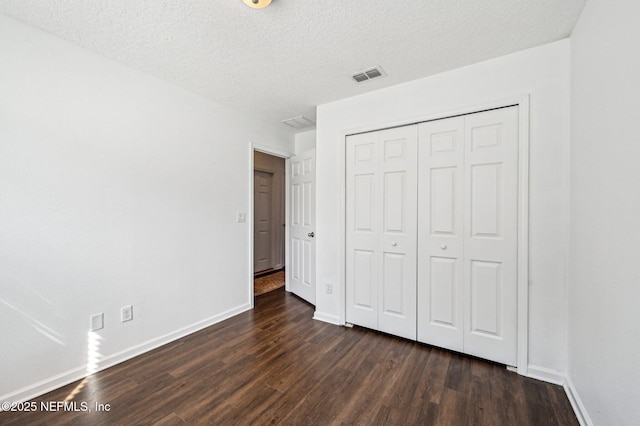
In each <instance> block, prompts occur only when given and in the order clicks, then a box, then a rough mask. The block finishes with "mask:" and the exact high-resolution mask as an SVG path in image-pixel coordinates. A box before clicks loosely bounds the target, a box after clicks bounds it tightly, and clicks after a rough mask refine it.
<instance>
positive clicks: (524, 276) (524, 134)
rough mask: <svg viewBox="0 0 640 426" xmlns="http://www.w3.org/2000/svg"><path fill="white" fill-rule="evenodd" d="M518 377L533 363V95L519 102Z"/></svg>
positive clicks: (522, 97)
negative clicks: (531, 250)
mask: <svg viewBox="0 0 640 426" xmlns="http://www.w3.org/2000/svg"><path fill="white" fill-rule="evenodd" d="M518 114H519V120H518V121H519V122H518V129H519V130H518V131H519V135H518V337H517V339H518V341H517V348H518V349H517V351H518V353H517V363H518V365H517V367H518V374H522V375H525V376H526V375H527V366H528V364H529V95H523V96H521V97H520V98H519V99H518Z"/></svg>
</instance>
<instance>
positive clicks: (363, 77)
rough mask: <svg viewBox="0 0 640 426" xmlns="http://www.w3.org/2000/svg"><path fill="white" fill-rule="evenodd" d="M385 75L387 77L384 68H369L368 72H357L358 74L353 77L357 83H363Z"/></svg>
mask: <svg viewBox="0 0 640 426" xmlns="http://www.w3.org/2000/svg"><path fill="white" fill-rule="evenodd" d="M385 75H387V74H385V72H384V70H383V69H382V67H380V66H377V67H373V68H369V69H368V70H364V71H361V72H357V73H355V74H353V75H352V76H351V77H352V78H353V79H354V80H355V81H356V82H357V83H362V82H363V81H369V80H372V79H374V78H378V77H383V76H385Z"/></svg>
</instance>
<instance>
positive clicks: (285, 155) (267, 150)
mask: <svg viewBox="0 0 640 426" xmlns="http://www.w3.org/2000/svg"><path fill="white" fill-rule="evenodd" d="M251 146H252V148H253V149H254V150H255V151H260V152H263V153H265V154H269V155H274V156H276V157H282V158H285V159H287V158H290V157H293V154H291V153H290V152H287V151H283V150H281V149H277V148H271V147H270V146H266V145H259V144H255V143H251ZM251 166H253V163H251Z"/></svg>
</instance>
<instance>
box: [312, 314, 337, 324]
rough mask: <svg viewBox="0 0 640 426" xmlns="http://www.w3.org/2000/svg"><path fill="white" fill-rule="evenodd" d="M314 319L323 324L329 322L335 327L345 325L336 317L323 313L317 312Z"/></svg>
mask: <svg viewBox="0 0 640 426" xmlns="http://www.w3.org/2000/svg"><path fill="white" fill-rule="evenodd" d="M313 319H314V320H317V321H322V322H328V323H329V324H334V325H344V324H343V323H342V321H340V318H339V317H337V316H334V315H328V314H323V313H322V312H318V311H315V312H314V313H313Z"/></svg>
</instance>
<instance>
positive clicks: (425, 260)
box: [418, 107, 518, 365]
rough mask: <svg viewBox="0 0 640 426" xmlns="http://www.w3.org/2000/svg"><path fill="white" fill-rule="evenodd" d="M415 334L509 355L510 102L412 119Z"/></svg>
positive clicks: (513, 130) (512, 282)
mask: <svg viewBox="0 0 640 426" xmlns="http://www.w3.org/2000/svg"><path fill="white" fill-rule="evenodd" d="M418 150H419V157H420V158H419V184H418V186H419V196H418V198H419V214H418V223H419V225H418V228H419V229H418V232H419V236H418V253H419V256H420V258H419V261H418V340H419V341H421V342H425V343H429V344H432V345H436V346H441V347H445V348H449V349H453V350H456V351H460V352H464V353H467V354H470V355H475V356H479V357H482V358H486V359H490V360H493V361H497V362H501V363H504V364H507V365H516V358H517V344H516V337H517V231H518V229H517V227H518V222H517V217H518V216H517V215H518V204H517V194H518V169H517V165H518V107H510V108H503V109H497V110H492V111H487V112H482V113H476V114H470V115H466V116H462V117H455V118H449V119H443V120H437V121H432V122H427V123H422V124H420V125H419V148H418Z"/></svg>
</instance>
